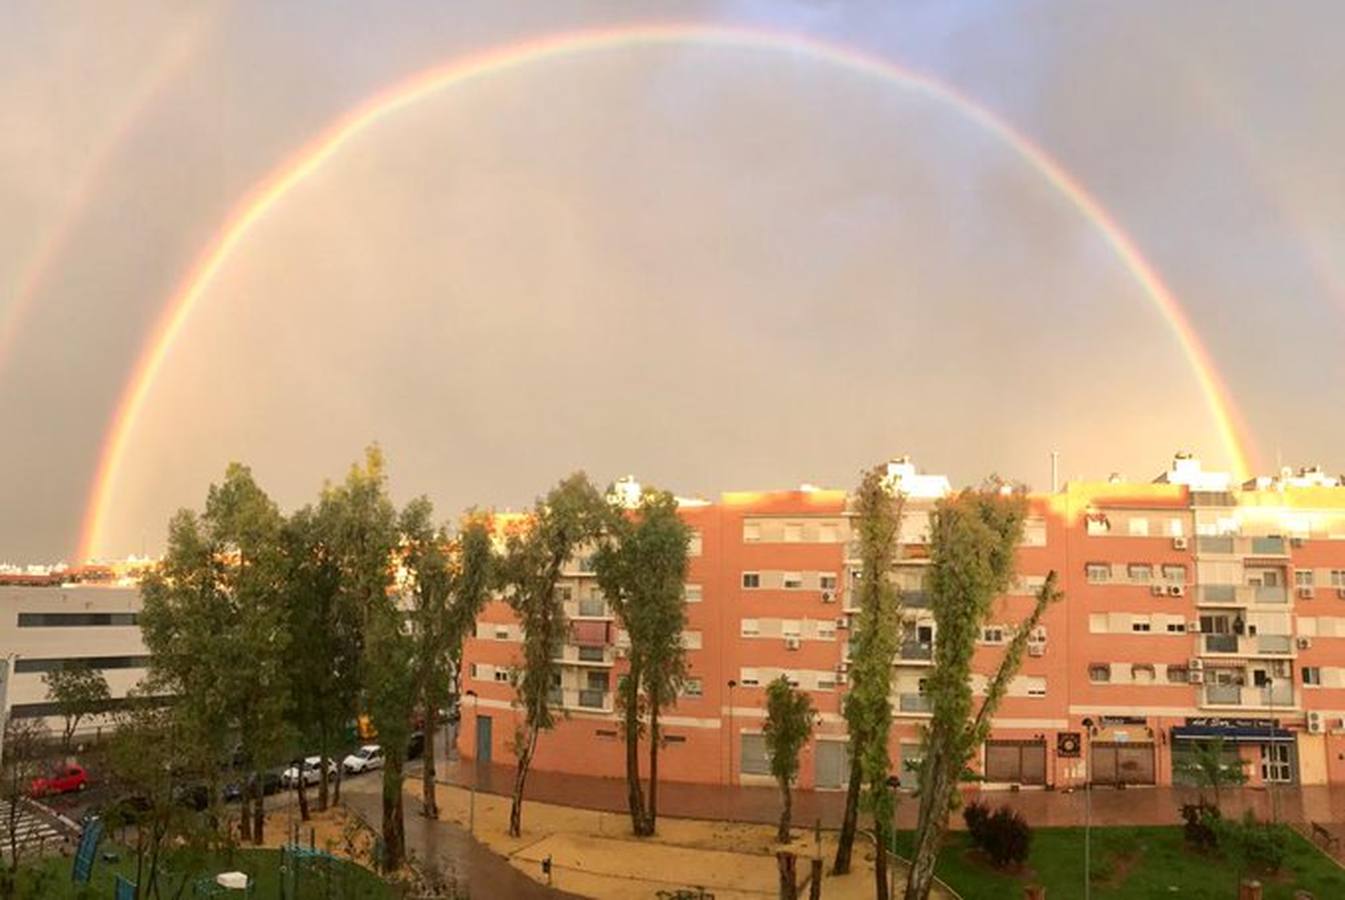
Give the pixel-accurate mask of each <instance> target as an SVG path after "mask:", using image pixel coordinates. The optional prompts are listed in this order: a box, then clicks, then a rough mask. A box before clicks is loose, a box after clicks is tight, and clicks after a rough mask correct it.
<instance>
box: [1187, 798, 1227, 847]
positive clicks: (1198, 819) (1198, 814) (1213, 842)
mask: <svg viewBox="0 0 1345 900" xmlns="http://www.w3.org/2000/svg"><path fill="white" fill-rule="evenodd" d="M1181 813H1182V820H1183V821H1184V822H1185V823H1186V824H1185V825H1183V826H1182V833H1183V834H1184V835H1185V837H1186V843H1187V845H1188V846H1190V847H1192V848H1194V849H1196V850H1200V851H1202V852H1208V851H1211V850H1214V849H1216V848H1217V847H1218V846H1219V826H1220V823H1221V822H1222V821H1223V816H1222V815H1221V814H1220V812H1219V807H1217V806H1215V805H1214V804H1213V803H1206V802H1205V801H1204V800H1201V801H1200V802H1199V803H1184V804H1182V807H1181Z"/></svg>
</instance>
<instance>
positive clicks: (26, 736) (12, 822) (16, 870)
mask: <svg viewBox="0 0 1345 900" xmlns="http://www.w3.org/2000/svg"><path fill="white" fill-rule="evenodd" d="M4 729H5V735H4V759H3V761H0V762H2V764H0V799H2V800H3V801H4V804H5V806H4V828H3V831H4V835H5V841H4V846H3V853H0V896H6V897H12V896H14V895H15V894H16V893H17V892H18V888H19V882H20V869H21V864H22V857H23V853H24V851H25V850H26V849H27V848H26V847H25V846H24V844H23V842H22V840H21V838H22V837H23V830H22V828H20V827H19V821H18V818H19V815H20V814H21V813H22V811H23V800H24V798H25V797H27V796H28V788H29V785H31V784H32V781H33V779H34V778H36V777H38V776H39V775H41V774H42V768H43V765H44V764H45V762H46V760H45V758H44V756H45V753H44V746H45V744H46V742H47V736H46V733H45V729H44V728H43V726H42V720H41V719H21V718H12V717H11V718H6V720H5V722H4Z"/></svg>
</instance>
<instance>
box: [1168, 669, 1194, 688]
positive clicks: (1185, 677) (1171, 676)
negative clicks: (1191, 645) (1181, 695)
mask: <svg viewBox="0 0 1345 900" xmlns="http://www.w3.org/2000/svg"><path fill="white" fill-rule="evenodd" d="M1190 680H1191V676H1190V673H1188V672H1187V670H1186V666H1168V683H1169V684H1186V682H1188V681H1190Z"/></svg>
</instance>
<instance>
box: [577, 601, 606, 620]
mask: <svg viewBox="0 0 1345 900" xmlns="http://www.w3.org/2000/svg"><path fill="white" fill-rule="evenodd" d="M579 615H581V616H605V615H607V601H606V600H588V599H585V600H580V601H579Z"/></svg>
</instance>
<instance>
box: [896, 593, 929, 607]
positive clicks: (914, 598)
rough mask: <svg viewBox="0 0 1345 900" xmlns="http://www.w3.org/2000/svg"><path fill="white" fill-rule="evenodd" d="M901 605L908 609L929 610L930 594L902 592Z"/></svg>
mask: <svg viewBox="0 0 1345 900" xmlns="http://www.w3.org/2000/svg"><path fill="white" fill-rule="evenodd" d="M901 605H902V606H904V607H907V608H908V609H929V593H928V592H926V591H902V592H901Z"/></svg>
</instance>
